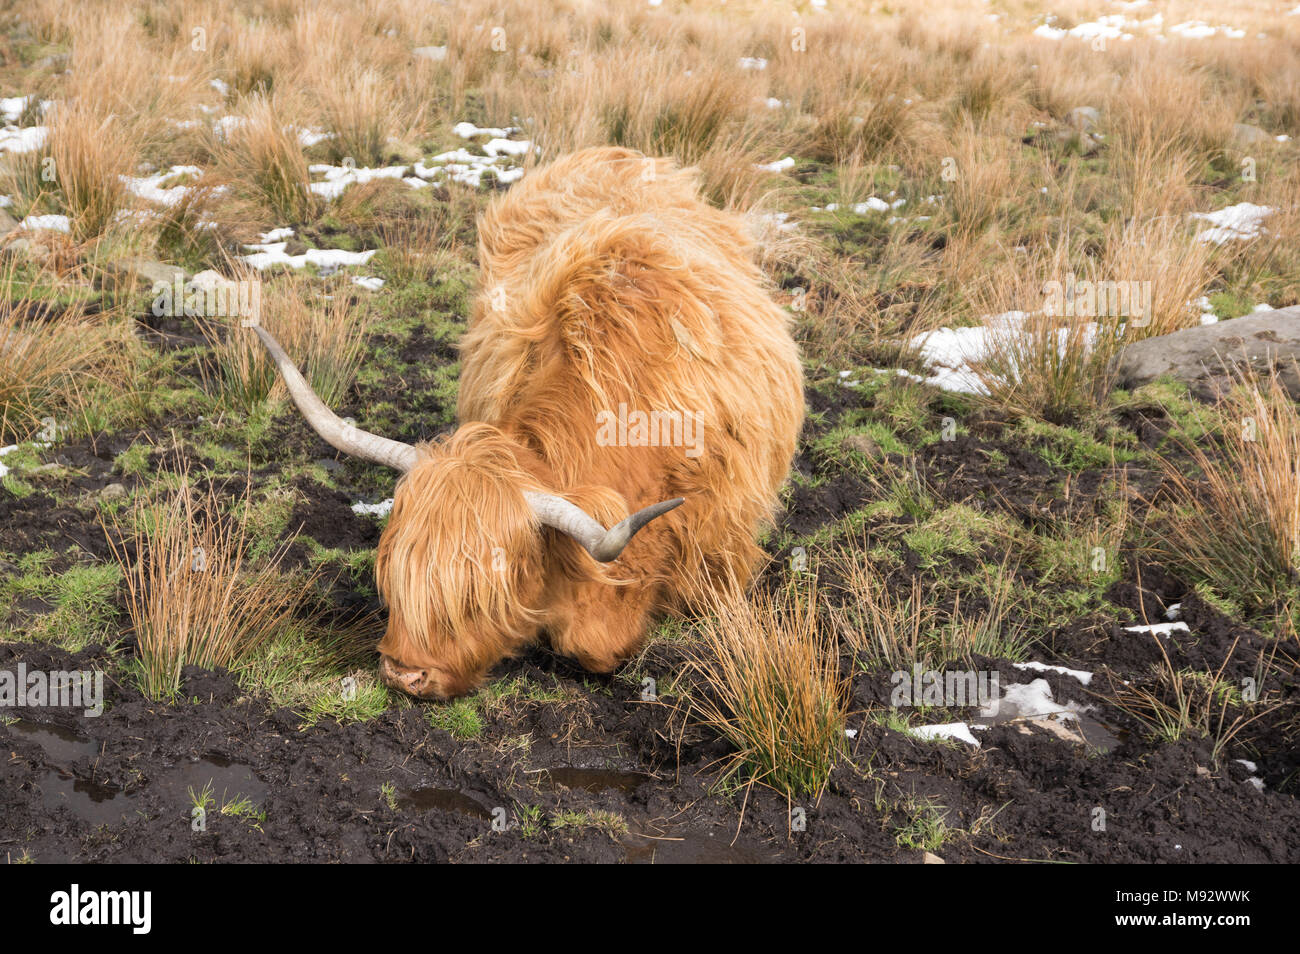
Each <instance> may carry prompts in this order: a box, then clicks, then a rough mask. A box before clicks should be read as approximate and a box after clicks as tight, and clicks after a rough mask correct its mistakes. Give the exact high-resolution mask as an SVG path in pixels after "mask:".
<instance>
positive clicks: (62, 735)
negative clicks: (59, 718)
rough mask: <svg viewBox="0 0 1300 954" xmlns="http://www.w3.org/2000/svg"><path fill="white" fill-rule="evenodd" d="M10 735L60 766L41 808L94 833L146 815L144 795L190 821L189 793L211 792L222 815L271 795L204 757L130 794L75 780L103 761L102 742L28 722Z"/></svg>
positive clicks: (45, 785) (222, 761) (248, 776)
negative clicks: (77, 769)
mask: <svg viewBox="0 0 1300 954" xmlns="http://www.w3.org/2000/svg"><path fill="white" fill-rule="evenodd" d="M8 729H9V731H10V732H13V733H15V734H16V735H19V736H22V737H24V738H27V739H30V740H31V741H33V742H35V743H36V744H37V745H39V746H40V747H41V751H43V752H44V753H45V757H46V759H47V760H48V761H50V762H53V763H56V764H55V766H54V767H53V768H51V769H49V770H48V771H47V772H46V773H45V775H44V776H42V778H41V781H40V789H41V804H42V806H43V807H44V808H45V810H46V811H55V810H57V809H60V808H65V809H67V810H68V811H70V812H72V814H73V815H74V816H76V817H77V818H78V819H80V820H82V821H84V822H87V823H89V824H90V825H92V826H94V827H96V828H97V827H99V826H100V825H110V826H112V825H119V824H121V823H122V822H123V821H125V820H126V819H127V818H129V817H130V816H131V815H133V814H135V813H140V814H145V813H146V812H147V810H148V809H147V807H146V804H145V799H144V795H145V794H146V793H149V794H152V795H154V796H156V797H157V798H159V799H161V800H162V801H163V802H164V803H165V804H174V805H175V806H176V811H177V816H178V817H181V816H183V815H184V816H185V817H188V815H187V813H188V811H189V807H190V806H191V805H192V799H191V798H190V794H189V793H190V789H193V790H194V792H195V794H198V793H199V792H201V791H202V790H203V789H204V788H205V787H209V786H210V787H211V789H212V794H213V797H214V798H215V799H216V807H217V809H218V810H219V809H220V807H221V805H222V804H224V803H225V802H228V801H231V800H233V799H234V798H236V797H240V798H247V799H248V800H249V801H251V802H252V803H253V804H254V805H259V804H261V803H262V802H264V801H265V800H266V799H267V797H268V796H269V795H270V790H269V789H268V788H267V787H266V784H265V783H264V782H263V781H262V780H261V779H260V778H258V777H257V774H256V773H255V772H254V771H253V769H252V768H251V767H250V766H247V765H240V764H238V763H234V762H231V761H230V760H229V759H226V758H222V757H221V756H219V755H205V756H202V757H200V758H196V759H192V760H191V761H189V762H185V763H181V764H180V765H174V766H172V767H171V768H168V769H165V770H163V771H162V772H159V773H158V774H156V775H155V776H154V777H153V778H151V779H150V781H149V782H148V784H146V785H145V786H144V787H142V788H140V789H137V790H135V791H133V792H130V793H126V792H123V791H122V790H121V789H120V788H118V787H117V786H115V785H110V784H107V783H102V782H97V781H95V780H94V779H93V778H89V779H87V778H81V777H78V776H77V775H76V774H74V772H73V769H72V766H74V765H76V764H77V763H79V762H83V761H86V760H89V761H90V762H92V763H93V762H94V760H95V759H97V758H98V757H99V754H100V744H99V743H98V742H94V741H91V740H89V739H84V738H82V737H81V736H79V735H77V734H76V733H75V732H73V731H72V730H71V729H66V728H64V727H63V726H57V725H46V724H44V723H38V722H31V721H29V720H26V719H19V720H18V721H17V722H12V723H10V724H9V725H8ZM83 774H85V773H83ZM154 804H155V805H156V804H157V803H156V801H155V802H154Z"/></svg>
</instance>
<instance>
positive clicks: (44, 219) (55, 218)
mask: <svg viewBox="0 0 1300 954" xmlns="http://www.w3.org/2000/svg"><path fill="white" fill-rule="evenodd" d="M18 224H19V227H21V228H24V229H32V230H38V229H45V230H46V231H49V232H71V231H72V225H71V223H70V222H69V221H68V217H67V216H66V215H29V216H27V217H26V218H24V219H23V220H22V221H21V222H20V223H18Z"/></svg>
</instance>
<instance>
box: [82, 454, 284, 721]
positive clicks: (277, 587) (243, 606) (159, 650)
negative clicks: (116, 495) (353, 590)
mask: <svg viewBox="0 0 1300 954" xmlns="http://www.w3.org/2000/svg"><path fill="white" fill-rule="evenodd" d="M248 512H249V510H248V508H245V509H244V511H243V515H242V516H239V517H231V516H229V515H228V514H225V513H224V512H223V510H222V501H221V499H220V497H219V496H218V495H217V494H216V492H215V491H214V490H212V489H211V487H209V488H208V490H207V491H200V490H198V489H197V488H196V487H195V486H194V485H193V484H192V482H191V481H190V479H189V477H188V476H186V475H182V477H181V478H180V481H179V483H178V485H177V486H176V487H175V489H174V490H173V491H172V493H171V494H170V496H169V497H167V498H166V499H165V500H163V501H161V502H154V501H150V500H148V499H147V498H145V497H143V496H142V497H138V498H136V500H135V502H134V503H133V505H132V506H131V507H130V508H129V509H128V510H126V511H125V512H124V515H123V516H122V517H116V516H115V517H110V518H107V523H106V524H105V532H106V533H107V534H108V538H109V542H110V544H111V546H112V549H113V554H114V556H115V558H116V559H117V561H118V563H119V564H120V566H121V568H122V574H123V577H124V579H125V581H126V603H127V613H128V614H129V616H130V619H131V625H132V627H133V629H134V630H135V635H136V639H137V653H138V656H139V667H140V669H139V679H140V686H141V689H142V691H143V692H144V693H145V695H147V696H148V697H149V698H151V699H160V700H162V699H170V698H171V697H173V696H174V695H175V694H176V692H177V690H178V689H179V688H180V677H181V670H182V669H183V668H184V667H185V666H201V667H203V668H205V669H211V668H213V667H216V666H223V667H227V668H233V667H236V666H237V665H238V664H239V662H240V661H241V659H242V658H243V657H244V656H246V655H247V654H248V653H249V652H250V651H252V650H253V649H255V648H257V647H258V646H259V645H260V644H261V643H263V642H264V641H265V640H267V639H269V638H270V637H272V636H274V635H275V634H276V633H278V632H280V631H281V630H282V629H284V628H285V627H286V626H288V625H290V624H291V622H292V620H293V619H294V616H295V613H296V612H297V611H298V609H299V608H300V607H301V606H302V604H303V602H304V599H305V597H306V594H307V593H308V592H309V591H310V581H308V582H307V583H304V581H303V580H302V578H301V577H289V576H286V575H284V574H282V573H281V572H280V570H279V564H280V562H281V560H282V559H283V557H284V553H285V550H284V548H281V549H280V550H278V551H276V552H275V553H273V554H272V555H271V556H270V557H269V558H268V559H266V560H264V561H262V562H261V563H260V564H258V565H256V566H254V565H252V562H251V561H250V559H249V557H248V547H249V527H248V516H247V515H248ZM286 546H287V545H286Z"/></svg>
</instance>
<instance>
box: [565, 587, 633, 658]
mask: <svg viewBox="0 0 1300 954" xmlns="http://www.w3.org/2000/svg"><path fill="white" fill-rule="evenodd" d="M653 604H654V599H653V594H652V593H651V592H650V590H649V588H647V587H643V586H637V585H635V584H634V585H630V586H610V585H609V584H608V583H585V584H581V585H579V586H577V587H575V589H574V593H573V599H572V601H571V602H569V603H568V604H567V605H566V615H565V617H564V618H563V619H555V620H553V621H552V622H551V624H550V626H549V627H548V630H549V632H550V639H551V647H552V648H553V649H554V650H555V651H556V652H558V653H561V654H563V655H565V656H572V657H573V658H574V659H576V660H577V661H578V662H579V663H580V664H581V665H582V667H583V668H584V669H586V670H588V671H590V672H609V671H610V670H612V669H614V668H615V667H616V666H617V665H618V664H619V663H621V662H623V661H624V660H625V659H627V658H629V657H630V656H634V655H636V653H637V652H638V651H639V650H640V648H641V644H642V642H643V641H644V639H645V635H646V630H647V629H648V628H649V625H650V618H651V611H652V609H653Z"/></svg>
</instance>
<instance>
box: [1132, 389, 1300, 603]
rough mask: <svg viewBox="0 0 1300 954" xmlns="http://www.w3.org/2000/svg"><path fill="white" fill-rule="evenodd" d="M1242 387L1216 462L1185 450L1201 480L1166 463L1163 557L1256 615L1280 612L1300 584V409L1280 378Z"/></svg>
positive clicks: (1227, 413)
mask: <svg viewBox="0 0 1300 954" xmlns="http://www.w3.org/2000/svg"><path fill="white" fill-rule="evenodd" d="M1234 377H1235V384H1236V387H1235V388H1234V389H1233V390H1232V392H1231V393H1230V394H1228V395H1227V396H1226V398H1225V399H1224V401H1223V403H1222V405H1221V407H1220V412H1221V416H1222V420H1223V427H1222V443H1221V446H1220V448H1219V450H1218V452H1217V453H1216V452H1213V451H1207V450H1205V449H1203V448H1201V447H1199V446H1197V445H1195V444H1191V443H1187V444H1186V445H1185V446H1184V447H1183V450H1184V452H1185V453H1186V454H1187V455H1188V456H1189V457H1190V458H1191V460H1192V462H1193V463H1194V465H1195V468H1196V470H1197V471H1199V474H1195V473H1189V472H1188V469H1187V467H1186V464H1185V461H1184V460H1183V459H1182V458H1181V457H1175V456H1166V457H1161V458H1160V465H1161V469H1162V471H1163V473H1164V477H1165V481H1166V484H1167V485H1168V488H1169V495H1170V498H1171V502H1172V512H1171V513H1170V514H1169V519H1168V521H1167V527H1166V528H1165V534H1166V535H1165V536H1164V537H1163V538H1162V539H1161V540H1160V542H1159V543H1158V544H1156V545H1155V549H1156V550H1157V552H1158V553H1159V554H1160V555H1161V556H1162V557H1163V558H1165V559H1166V560H1168V561H1170V562H1171V564H1173V565H1174V566H1177V567H1178V568H1180V569H1181V570H1183V571H1184V572H1185V573H1187V574H1188V576H1189V577H1190V578H1191V579H1192V580H1193V581H1195V582H1200V581H1203V582H1206V583H1208V584H1210V585H1211V586H1212V587H1213V588H1214V589H1215V590H1216V591H1217V592H1218V593H1220V594H1221V595H1223V596H1226V597H1228V598H1229V599H1233V600H1238V601H1241V602H1242V603H1244V604H1245V606H1246V608H1247V609H1248V610H1253V611H1261V610H1262V611H1279V610H1281V609H1282V608H1283V606H1284V605H1286V604H1295V603H1296V595H1297V583H1298V582H1300V409H1297V406H1296V404H1295V402H1294V401H1292V400H1291V398H1290V397H1289V396H1288V395H1287V392H1286V391H1285V389H1284V388H1283V386H1282V383H1281V380H1280V378H1279V377H1278V375H1277V374H1276V373H1273V374H1268V375H1265V376H1264V377H1263V378H1262V380H1252V379H1250V378H1249V377H1247V376H1246V374H1245V372H1234Z"/></svg>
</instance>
